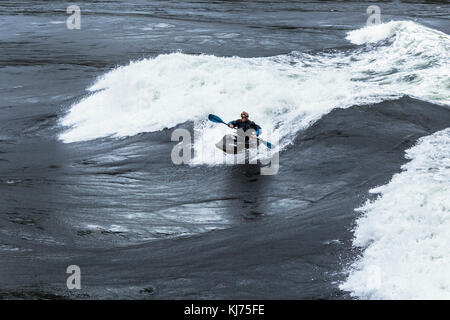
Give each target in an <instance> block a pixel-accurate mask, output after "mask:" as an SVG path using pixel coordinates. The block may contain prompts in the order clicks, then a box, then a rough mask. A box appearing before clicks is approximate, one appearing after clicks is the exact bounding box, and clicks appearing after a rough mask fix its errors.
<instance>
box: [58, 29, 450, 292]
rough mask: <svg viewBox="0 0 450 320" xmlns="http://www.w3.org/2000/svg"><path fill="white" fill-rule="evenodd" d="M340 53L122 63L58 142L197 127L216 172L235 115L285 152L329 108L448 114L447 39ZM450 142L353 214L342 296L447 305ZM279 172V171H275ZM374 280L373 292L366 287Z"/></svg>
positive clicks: (411, 36) (362, 44) (417, 36)
mask: <svg viewBox="0 0 450 320" xmlns="http://www.w3.org/2000/svg"><path fill="white" fill-rule="evenodd" d="M347 40H348V41H349V42H350V43H351V44H352V46H351V47H350V48H349V49H343V50H330V51H325V52H324V51H322V52H292V53H290V54H287V55H279V56H273V57H261V58H240V57H217V56H212V55H189V54H184V53H181V52H177V53H171V54H163V55H158V56H156V57H153V58H146V59H142V60H138V61H132V62H131V63H130V64H129V65H126V66H119V67H117V68H115V69H114V70H112V71H110V72H108V73H106V74H104V75H102V76H101V77H99V78H98V79H97V80H96V81H95V83H93V85H92V86H90V87H89V88H88V91H89V93H88V95H87V96H86V97H84V98H83V99H81V100H80V101H78V102H76V103H75V104H73V105H72V106H71V107H70V109H69V110H68V112H67V114H66V115H65V116H64V117H63V119H62V120H61V121H60V125H61V126H63V127H64V128H65V129H64V131H63V132H62V133H61V134H60V135H59V139H60V140H62V141H63V142H65V143H75V142H81V141H90V140H94V139H101V138H105V137H112V138H118V139H120V138H124V137H129V136H133V135H137V134H139V133H143V132H155V131H159V130H162V129H164V128H173V127H175V126H177V125H179V124H182V123H184V122H186V121H198V122H196V126H195V128H194V129H195V130H196V131H197V134H198V136H199V139H198V140H196V141H195V144H194V149H195V150H196V151H197V154H198V151H200V150H201V151H202V155H201V157H197V158H195V159H194V160H193V163H194V164H216V162H217V159H216V157H215V156H214V152H215V150H214V148H208V146H213V145H214V144H215V143H216V142H217V141H218V140H220V138H221V137H222V136H223V134H225V133H227V132H228V133H229V131H227V130H229V129H227V128H226V127H225V126H217V125H214V124H212V123H208V122H207V121H205V118H206V116H207V115H208V114H209V113H214V114H218V115H219V116H220V117H221V118H223V119H224V120H225V121H229V120H232V119H235V118H236V117H237V116H238V115H239V114H240V112H241V111H242V110H246V111H248V112H249V113H250V116H251V118H252V119H253V120H255V121H256V122H257V123H258V124H260V125H261V126H262V127H263V138H264V139H267V140H270V138H271V137H272V136H277V137H279V143H280V145H279V147H280V149H281V150H285V149H287V148H289V146H291V145H292V144H293V141H294V139H295V137H296V136H297V135H298V134H301V131H302V130H304V129H306V128H308V127H309V126H311V125H312V124H313V123H315V122H316V121H317V120H318V119H320V118H321V117H322V116H323V115H325V114H327V113H329V112H330V111H332V110H333V109H335V108H348V107H351V106H355V105H360V106H362V107H364V106H368V105H370V104H373V103H377V102H382V101H386V100H394V99H398V98H400V97H402V96H405V95H407V96H411V97H413V98H416V99H419V100H423V101H427V102H431V103H433V104H438V105H441V106H442V107H443V108H447V107H448V106H450V72H449V70H450V68H449V61H450V59H449V58H450V38H449V36H448V35H447V34H445V33H442V32H440V31H437V30H434V29H431V28H428V27H425V26H423V25H421V24H418V23H416V22H412V21H391V22H388V23H384V24H380V25H375V26H369V27H365V28H361V29H358V30H354V31H351V32H349V33H348V34H347ZM449 147H450V131H449V130H448V129H447V130H443V131H441V132H438V133H436V134H433V135H431V136H428V137H425V138H423V139H421V140H420V141H418V142H417V145H416V146H415V147H413V148H411V149H409V150H407V152H406V158H407V159H408V160H410V161H409V162H408V163H407V164H406V165H404V166H403V167H402V170H403V171H402V172H401V173H399V174H396V175H395V176H393V178H392V180H391V181H390V182H389V183H388V184H387V185H384V186H380V187H378V188H374V189H372V190H371V193H374V194H379V197H378V198H377V199H375V200H373V201H368V202H367V203H366V204H364V205H363V206H362V207H360V208H357V209H356V212H355V214H356V215H357V216H358V219H357V221H356V226H355V228H354V234H355V239H354V246H355V247H357V248H360V249H361V250H362V251H361V252H362V253H361V255H360V256H359V257H358V259H357V260H356V261H355V262H354V263H353V264H352V265H351V266H350V267H348V268H346V270H345V272H347V273H348V278H347V279H346V281H345V282H343V283H341V284H340V288H341V289H342V290H345V291H349V292H351V294H352V296H354V297H356V298H361V299H431V298H433V299H434V298H437V299H449V298H450V277H448V276H447V270H449V269H450V250H449V249H448V243H449V239H448V237H449V236H448V234H449V232H450V203H449V200H448V199H449V198H450V197H449V190H450V170H449V168H450V153H449V150H450V148H449ZM281 162H282V160H281ZM374 270H375V271H376V273H377V274H376V277H377V281H375V283H374V282H370V281H369V282H368V281H367V279H368V278H371V277H372V276H373V271H374Z"/></svg>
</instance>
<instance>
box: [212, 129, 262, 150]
mask: <svg viewBox="0 0 450 320" xmlns="http://www.w3.org/2000/svg"><path fill="white" fill-rule="evenodd" d="M238 140H239V141H238ZM257 145H259V141H258V143H257V144H256V143H255V144H254V146H251V143H250V142H248V141H247V142H246V143H244V139H243V138H241V139H238V137H237V136H236V135H234V134H227V135H225V136H223V138H222V139H221V140H220V141H219V142H217V143H216V148H218V149H220V150H222V151H223V152H225V153H228V154H239V153H242V152H243V151H244V150H245V149H250V148H251V147H257Z"/></svg>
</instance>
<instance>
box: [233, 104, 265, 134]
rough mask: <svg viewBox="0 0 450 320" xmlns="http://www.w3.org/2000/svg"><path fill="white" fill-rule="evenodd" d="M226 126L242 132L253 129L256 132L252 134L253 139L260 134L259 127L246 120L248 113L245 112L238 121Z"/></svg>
mask: <svg viewBox="0 0 450 320" xmlns="http://www.w3.org/2000/svg"><path fill="white" fill-rule="evenodd" d="M228 126H229V127H230V128H236V129H242V130H243V131H244V132H245V131H247V130H248V129H254V130H255V131H256V134H253V135H252V138H255V139H256V137H258V136H259V135H260V134H261V127H260V126H258V125H257V124H256V123H254V122H253V121H251V120H248V112H245V111H242V112H241V118H240V119H237V120H234V121H230V122H228Z"/></svg>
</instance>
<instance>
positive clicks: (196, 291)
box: [0, 1, 450, 299]
mask: <svg viewBox="0 0 450 320" xmlns="http://www.w3.org/2000/svg"><path fill="white" fill-rule="evenodd" d="M77 4H78V5H79V6H80V8H81V10H82V28H81V30H68V29H67V28H66V25H65V19H66V18H67V16H68V15H67V14H66V12H65V10H66V6H67V3H66V2H59V1H51V2H48V1H23V2H21V1H19V2H17V1H14V2H9V1H2V2H1V3H0V8H1V13H0V16H1V21H0V50H1V54H0V68H1V78H0V213H1V214H0V297H1V298H27V299H28V298H57V297H67V298H138V299H139V298H145V299H147V298H155V299H184V298H189V299H191V298H193V299H203V298H212V299H217V298H223V299H231V298H232V299H347V298H350V296H349V294H348V293H346V292H342V291H341V290H339V288H338V284H339V282H340V281H343V280H344V278H345V268H346V266H347V265H348V264H349V263H351V262H352V261H353V260H354V259H355V257H356V255H357V254H358V252H357V251H355V250H354V249H352V246H351V240H352V238H353V234H352V232H351V229H352V227H353V224H354V219H355V213H354V211H353V210H354V209H355V208H356V207H358V206H359V205H361V203H363V202H365V201H366V199H367V198H368V193H367V191H368V190H369V189H370V188H372V187H374V186H377V185H381V184H385V183H387V182H388V181H389V180H390V178H391V177H392V175H393V174H394V173H396V172H399V171H400V166H401V165H402V164H403V163H404V162H405V161H406V160H405V159H404V150H405V149H407V148H408V147H411V146H412V145H413V144H414V143H415V141H416V140H417V139H418V138H419V137H421V136H426V135H429V134H431V133H433V132H435V131H437V130H441V129H444V128H446V127H447V126H448V123H450V111H449V110H448V109H446V108H443V107H441V106H437V105H433V104H431V103H427V102H423V101H419V100H416V99H413V98H410V97H403V98H400V99H396V100H394V101H385V102H381V103H379V104H375V105H369V106H363V107H361V106H358V105H355V106H354V107H351V108H348V109H335V110H333V111H332V112H331V113H329V114H327V115H325V116H324V117H323V118H321V119H320V120H319V121H317V122H316V123H315V124H314V125H312V126H311V127H309V128H308V129H306V130H305V131H301V132H299V133H298V135H297V137H296V139H295V141H294V144H293V145H291V146H290V147H289V148H287V149H286V150H284V151H283V152H282V153H281V155H280V169H279V173H278V174H277V175H274V176H261V175H259V170H258V168H256V167H255V166H252V165H242V166H206V165H205V166H202V165H201V166H188V165H182V166H176V165H174V164H173V163H172V162H171V160H170V152H171V150H172V148H173V146H174V145H175V143H174V142H172V141H171V139H170V136H171V132H172V129H173V128H168V129H165V130H162V131H157V132H143V133H140V134H138V135H135V136H131V137H127V138H121V139H113V138H102V139H96V140H92V141H85V142H75V143H63V142H61V141H59V139H58V136H59V134H60V133H61V132H62V131H63V130H64V129H63V128H61V126H60V125H59V124H58V123H59V122H58V121H59V120H60V119H61V118H62V117H63V116H64V115H65V114H66V112H67V111H68V109H69V107H70V106H71V105H72V104H74V103H75V102H77V101H79V100H80V99H81V98H82V97H84V96H85V95H86V92H85V89H86V88H87V87H88V86H89V85H91V84H92V83H93V82H94V80H95V79H96V77H98V76H100V75H101V74H103V73H105V72H106V71H109V70H111V69H112V68H114V67H115V66H116V65H123V64H127V63H128V62H129V61H130V60H135V59H140V58H144V57H145V58H147V57H153V56H156V55H158V54H163V53H170V52H175V51H182V52H183V53H186V54H199V53H207V54H213V55H216V56H240V57H260V56H273V55H278V54H287V53H289V52H291V51H294V50H295V51H309V52H315V51H322V50H324V49H336V50H341V49H342V50H343V49H345V48H348V47H350V45H349V43H348V41H345V34H346V32H348V31H350V30H354V29H358V28H360V27H362V26H364V24H365V21H366V19H367V16H366V14H365V10H366V8H367V6H368V5H370V4H371V3H366V2H326V1H317V2H275V3H272V2H264V1H242V2H235V1H233V2H227V1H224V2H222V1H215V2H202V1H192V2H190V1H185V2H165V1H155V2H144V1H142V2H141V1H136V2H134V3H128V2H95V3H91V2H82V1H80V2H78V3H77ZM448 8H449V7H448V4H446V2H434V3H430V2H427V3H418V2H401V1H398V2H393V3H383V4H382V10H383V13H384V15H383V20H384V21H389V20H401V19H405V20H414V21H416V22H420V23H421V24H424V25H426V26H428V27H431V28H434V29H437V30H440V31H443V32H445V33H449V31H450V25H449V23H448ZM61 22H62V23H61ZM167 25H173V26H167ZM145 28H151V30H145ZM234 34H239V35H240V36H235V35H234ZM99 125H101V124H99ZM178 127H183V128H189V129H190V128H192V122H191V121H187V122H185V123H183V124H179V125H178ZM72 264H75V265H79V266H80V268H81V270H82V290H79V291H69V290H68V289H67V288H66V278H67V276H68V275H67V274H66V273H65V271H66V268H67V266H68V265H72Z"/></svg>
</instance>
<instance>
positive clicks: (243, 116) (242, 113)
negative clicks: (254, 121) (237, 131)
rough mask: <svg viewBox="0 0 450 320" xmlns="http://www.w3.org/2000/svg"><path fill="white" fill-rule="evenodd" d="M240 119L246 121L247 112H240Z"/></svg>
mask: <svg viewBox="0 0 450 320" xmlns="http://www.w3.org/2000/svg"><path fill="white" fill-rule="evenodd" d="M241 118H247V119H248V112H245V111H242V112H241Z"/></svg>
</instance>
